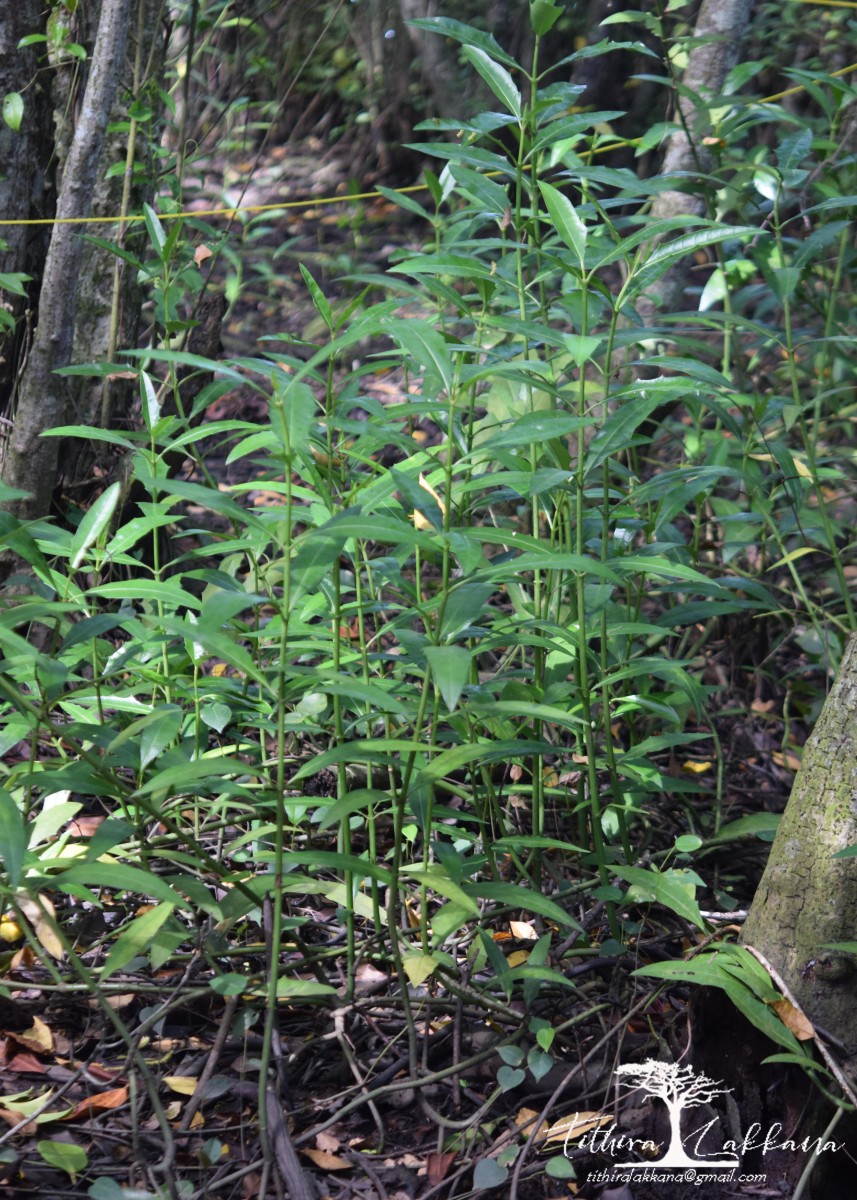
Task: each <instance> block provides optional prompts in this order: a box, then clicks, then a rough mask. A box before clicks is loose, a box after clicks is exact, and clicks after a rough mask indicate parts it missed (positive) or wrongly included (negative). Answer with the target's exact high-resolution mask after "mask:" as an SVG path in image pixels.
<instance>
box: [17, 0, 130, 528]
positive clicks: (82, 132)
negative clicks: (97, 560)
mask: <svg viewBox="0 0 857 1200" xmlns="http://www.w3.org/2000/svg"><path fill="white" fill-rule="evenodd" d="M131 9H132V0H102V6H101V13H100V20H99V25H98V36H97V38H96V42H95V47H94V50H93V53H92V57H91V64H90V71H89V79H88V82H87V87H86V92H85V95H84V98H83V103H82V106H81V112H80V114H79V116H78V119H77V122H76V125H75V130H74V137H73V140H72V144H71V149H70V152H69V156H68V161H67V162H66V163H65V166H64V169H63V173H62V185H61V189H60V195H59V200H58V203H57V217H58V218H65V219H68V218H73V217H81V216H86V215H88V214H89V210H90V206H91V202H92V195H93V191H94V188H95V184H96V179H97V174H98V168H99V164H100V161H101V153H102V148H103V145H104V137H105V131H106V127H107V121H108V117H109V115H110V110H111V107H112V104H113V98H114V96H115V94H116V87H117V84H118V81H119V75H120V72H121V70H122V67H123V63H124V52H125V42H126V38H127V33H128V27H129V23H130V15H131ZM82 247H83V240H82V238H81V236H80V229H79V228H78V227H77V226H76V225H74V224H57V225H55V226H54V227H53V233H52V235H51V243H50V249H49V251H48V257H47V261H46V263H45V270H44V277H43V281H42V288H41V293H40V297H39V314H38V325H37V327H36V332H35V336H34V338H33V345H32V348H31V351H30V357H29V361H28V363H27V367H26V371H25V374H24V378H23V381H22V385H21V391H20V396H19V400H18V410H17V413H16V417H15V423H14V428H13V431H12V435H11V437H10V439H9V444H8V447H7V450H6V456H5V461H4V463H3V481H4V482H5V483H6V484H8V485H9V486H11V487H16V488H22V489H24V490H25V491H27V492H28V493H30V494H29V496H28V498H27V499H26V500H23V501H18V502H16V504H15V506H14V507H15V511H16V513H17V515H18V516H19V517H21V518H23V519H27V520H29V519H33V518H38V517H43V516H45V515H46V514H47V512H48V511H49V508H50V501H51V492H52V489H53V486H54V481H55V479H56V472H57V452H58V446H57V440H56V439H55V438H42V437H41V436H40V435H41V434H42V432H43V431H44V430H46V429H50V428H53V427H55V426H57V425H62V424H64V423H65V422H66V421H67V419H68V417H69V415H70V414H69V412H68V399H67V397H68V393H67V390H66V386H65V381H64V380H63V379H61V378H59V377H58V376H57V375H56V374H54V372H55V371H56V370H57V369H58V368H59V367H64V366H67V365H68V364H69V362H70V359H71V352H72V339H73V334H74V313H75V306H76V300H77V292H78V283H79V274H80V264H81V256H82Z"/></svg>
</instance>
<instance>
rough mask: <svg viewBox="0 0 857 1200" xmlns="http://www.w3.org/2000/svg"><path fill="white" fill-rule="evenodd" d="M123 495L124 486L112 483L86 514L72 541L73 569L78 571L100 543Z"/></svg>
mask: <svg viewBox="0 0 857 1200" xmlns="http://www.w3.org/2000/svg"><path fill="white" fill-rule="evenodd" d="M121 494H122V485H121V484H119V483H111V484H110V486H109V487H107V488H105V489H104V491H103V492H102V493H101V495H100V496H99V497H98V499H97V500H96V501H95V503H94V504H93V505H91V507H90V508H89V509H88V510H87V511H86V512H85V513H84V516H83V520H82V521H81V522H80V524H79V525H78V527H77V529H76V530H75V533H74V537H73V538H72V539H71V555H72V559H71V569H72V571H76V570H77V569H78V567H79V566H80V564H81V563H82V562H83V560H84V558H85V557H86V552H87V550H88V549H89V548H90V546H93V545H94V544H95V542H97V541H98V537H99V535H100V534H101V533H102V532H103V531H104V530H105V529H106V528H107V526H108V525H109V524H110V518H111V517H112V516H113V514H114V512H115V511H116V505H117V504H118V503H119V498H120V496H121Z"/></svg>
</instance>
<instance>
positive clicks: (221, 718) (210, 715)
mask: <svg viewBox="0 0 857 1200" xmlns="http://www.w3.org/2000/svg"><path fill="white" fill-rule="evenodd" d="M199 717H200V720H201V721H202V723H203V724H204V725H207V726H208V728H209V729H213V730H214V732H215V733H223V731H224V729H225V728H226V726H227V725H228V724H229V722H230V721H231V720H232V709H231V708H230V707H229V705H228V704H219V703H217V702H215V703H214V704H203V705H202V707H201V708H200V710H199Z"/></svg>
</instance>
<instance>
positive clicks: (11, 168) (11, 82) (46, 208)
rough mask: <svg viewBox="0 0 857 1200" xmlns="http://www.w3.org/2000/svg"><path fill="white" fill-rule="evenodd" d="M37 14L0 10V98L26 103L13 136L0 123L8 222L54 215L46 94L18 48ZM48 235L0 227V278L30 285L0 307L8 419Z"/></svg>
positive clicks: (0, 407) (42, 228) (28, 52)
mask: <svg viewBox="0 0 857 1200" xmlns="http://www.w3.org/2000/svg"><path fill="white" fill-rule="evenodd" d="M42 10H43V5H42V4H41V3H40V2H39V0H17V3H15V4H6V5H2V4H0V80H2V92H3V93H4V94H8V93H9V92H19V93H21V94H22V95H23V97H24V118H23V120H22V122H21V127H20V129H18V130H17V131H13V130H12V129H10V128H9V126H8V125H7V124H6V123H5V121H0V213H2V214H3V217H4V218H6V219H7V220H12V221H26V220H32V219H38V218H40V217H51V216H53V206H54V194H53V184H52V179H51V173H50V165H49V164H50V159H51V149H52V137H51V133H52V130H51V119H52V114H51V98H50V89H49V87H48V86H47V84H46V82H45V80H46V76H45V75H44V73H43V72H40V71H39V64H38V54H37V47H36V46H25V47H24V48H23V49H20V50H19V49H18V43H19V41H20V40H21V38H23V37H26V36H27V35H28V34H32V33H43V32H44V28H45V24H44V14H43V11H42ZM49 236H50V231H49V226H46V225H34V226H27V225H17V226H16V225H4V226H0V239H2V241H0V272H1V273H4V274H5V273H13V272H23V273H24V274H26V275H30V276H32V278H33V282H32V283H31V284H30V285H29V286H28V289H27V290H28V292H29V293H30V295H29V297H28V298H24V297H20V296H15V295H13V294H12V293H10V292H4V293H3V296H2V301H0V302H1V303H2V305H3V308H4V309H5V311H6V312H7V313H9V314H11V316H12V317H13V318H15V320H16V322H17V328H16V329H14V330H9V331H4V332H3V333H2V336H0V412H2V413H5V414H7V415H9V414H10V412H11V409H12V407H13V389H14V383H15V373H16V367H17V364H18V362H20V361H22V360H23V358H24V357H25V354H26V337H27V329H28V322H29V318H27V317H26V316H25V314H26V313H27V310H28V308H29V309H31V308H32V306H33V303H34V301H33V299H32V297H34V296H36V295H37V294H38V280H39V278H40V277H41V274H42V268H43V266H44V261H45V255H46V254H47V248H48V239H49ZM4 243H5V247H4Z"/></svg>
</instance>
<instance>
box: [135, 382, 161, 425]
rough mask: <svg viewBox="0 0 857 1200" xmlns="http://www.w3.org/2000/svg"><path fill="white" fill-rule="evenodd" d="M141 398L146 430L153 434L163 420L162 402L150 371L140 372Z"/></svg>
mask: <svg viewBox="0 0 857 1200" xmlns="http://www.w3.org/2000/svg"><path fill="white" fill-rule="evenodd" d="M140 396H141V399H142V402H143V416H144V418H145V421H146V429H148V430H149V431H150V432H151V431H152V430H153V429H154V427H155V426H156V425H157V423H158V421H159V420H160V418H161V401H160V400H159V398H158V393H157V391H156V389H155V385H154V383H153V381H152V377H151V375H150V374H149V372H148V371H141V372H140Z"/></svg>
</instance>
